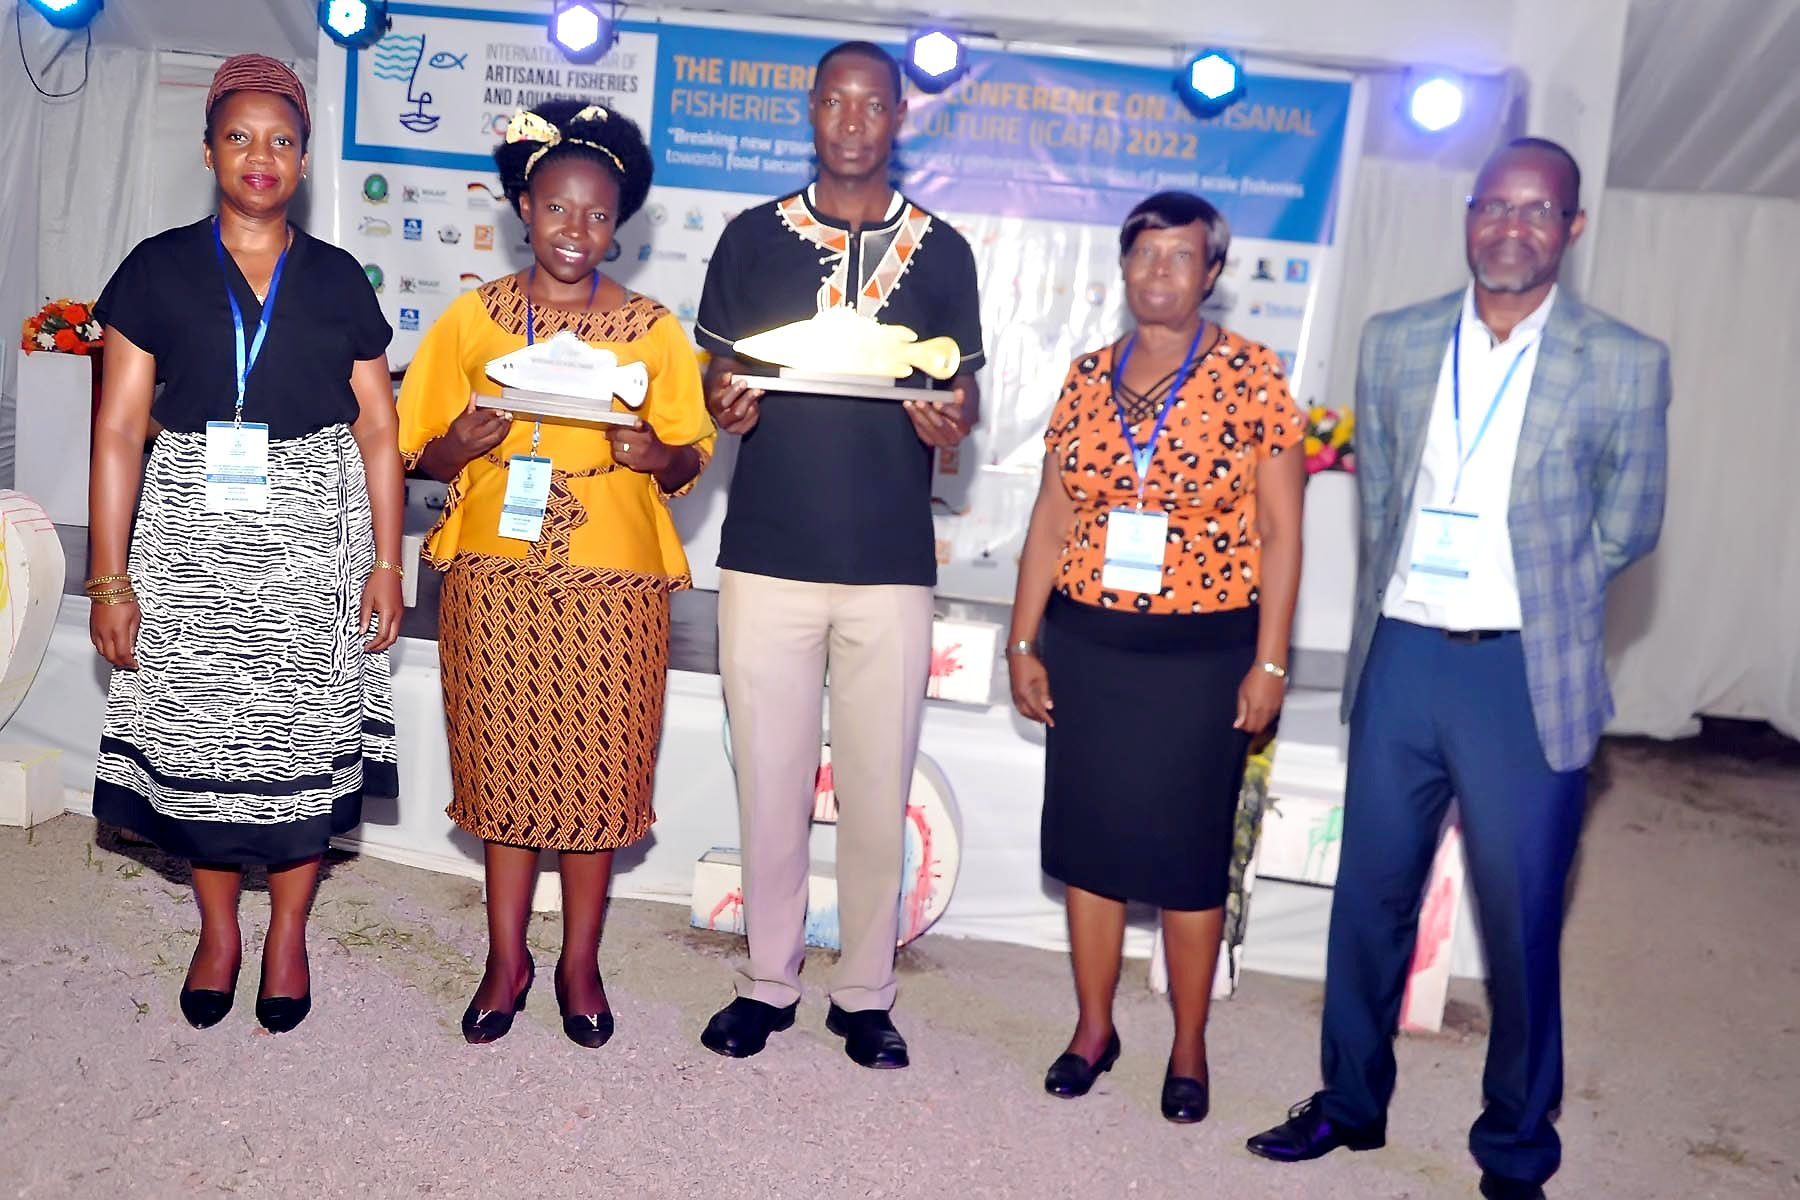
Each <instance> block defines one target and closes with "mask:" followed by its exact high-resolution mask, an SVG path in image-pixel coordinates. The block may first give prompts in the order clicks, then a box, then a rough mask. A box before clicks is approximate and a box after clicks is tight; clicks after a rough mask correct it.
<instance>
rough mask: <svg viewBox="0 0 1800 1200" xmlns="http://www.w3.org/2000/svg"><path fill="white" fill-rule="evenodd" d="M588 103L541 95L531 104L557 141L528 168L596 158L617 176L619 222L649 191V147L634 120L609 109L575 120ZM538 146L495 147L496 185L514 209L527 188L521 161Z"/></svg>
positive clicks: (626, 218)
mask: <svg viewBox="0 0 1800 1200" xmlns="http://www.w3.org/2000/svg"><path fill="white" fill-rule="evenodd" d="M590 103H591V101H587V100H575V99H566V100H546V101H544V102H543V103H541V104H537V105H534V106H533V107H532V108H531V111H532V112H534V113H536V114H537V115H538V116H540V117H542V118H543V119H544V120H546V121H548V122H549V123H550V124H551V125H554V126H555V127H556V130H557V132H559V133H561V134H562V141H560V142H558V143H557V144H556V145H554V146H552V147H551V148H550V150H549V152H548V153H546V154H545V155H544V156H543V157H542V158H540V159H538V160H537V161H536V162H535V163H532V164H531V169H532V171H533V173H535V172H536V171H538V170H539V169H540V168H541V167H543V166H544V164H545V163H551V162H556V161H558V160H560V159H563V158H575V157H580V158H585V159H588V160H589V161H592V162H596V163H598V164H600V166H601V167H602V168H604V169H605V170H606V172H607V173H608V174H610V175H611V176H612V177H613V178H614V179H615V180H617V181H618V184H619V212H618V218H617V221H616V224H618V225H623V224H624V223H625V222H626V221H629V220H630V219H631V218H632V216H633V215H634V214H636V212H637V210H638V209H640V208H642V207H643V206H644V197H645V196H647V195H649V193H650V174H651V170H652V164H651V159H650V147H649V146H647V145H645V144H644V134H643V131H642V130H640V129H639V128H638V126H637V122H636V121H633V120H632V119H631V118H630V117H628V116H626V115H625V114H623V113H621V112H617V111H615V110H613V109H610V108H609V109H606V110H605V112H606V116H605V117H604V118H603V119H600V120H577V119H576V114H577V113H579V112H581V110H582V109H584V108H586V107H588V105H589V104H590ZM586 143H592V144H591V145H589V144H586ZM596 147H601V148H600V149H596ZM542 148H543V144H542V143H541V142H501V143H500V145H499V146H497V147H495V149H494V163H495V165H496V166H498V167H499V169H500V186H501V187H503V188H504V189H506V198H507V199H508V200H509V201H511V202H512V206H513V211H514V212H515V213H516V212H518V211H519V197H520V196H523V195H524V194H525V193H526V192H527V191H528V190H530V184H529V183H528V182H527V180H526V178H525V163H526V162H527V160H529V159H530V158H531V156H532V155H533V154H535V153H537V152H538V151H539V150H541V149H542ZM609 152H610V153H609ZM613 156H617V158H618V161H617V162H614V161H613Z"/></svg>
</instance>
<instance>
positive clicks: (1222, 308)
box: [313, 2, 1358, 601]
mask: <svg viewBox="0 0 1800 1200" xmlns="http://www.w3.org/2000/svg"><path fill="white" fill-rule="evenodd" d="M544 8H545V6H543V5H541V4H537V5H532V6H531V7H529V8H509V7H503V6H502V5H501V4H500V3H496V4H495V6H494V7H493V8H484V7H470V6H467V5H464V6H454V5H449V4H444V3H436V4H433V3H411V2H396V3H393V4H392V5H391V6H390V13H391V15H392V18H393V28H392V30H391V31H390V32H389V33H388V35H387V36H386V37H384V38H383V39H382V40H381V41H380V42H379V43H378V44H377V45H375V46H374V47H373V48H371V49H369V50H365V51H345V50H343V49H341V48H339V47H337V46H335V45H334V44H332V43H331V42H329V41H328V40H325V39H324V38H321V44H320V51H319V86H318V94H319V99H320V105H319V106H320V108H321V109H322V113H321V119H320V121H319V122H318V123H319V125H320V127H321V128H320V135H321V136H320V137H319V138H318V141H317V143H316V145H315V148H314V157H315V160H316V162H317V164H318V169H317V171H316V172H315V174H316V177H318V178H319V179H320V180H321V186H320V187H318V188H317V189H316V190H315V193H314V226H313V227H314V228H315V230H319V231H328V235H329V236H333V237H334V238H335V240H336V241H337V242H338V243H339V244H340V245H343V246H345V247H346V248H347V249H349V250H350V252H351V253H352V254H354V255H356V256H357V257H358V259H359V260H360V261H361V262H362V263H363V264H364V267H365V270H366V272H367V273H368V275H369V278H370V282H371V284H372V285H373V286H374V287H375V288H376V290H377V292H378V293H379V294H380V297H381V302H382V307H383V310H384V311H385V312H386V313H387V315H388V319H389V320H390V321H391V322H392V323H393V325H394V327H395V330H396V334H395V339H394V343H393V345H392V347H391V348H390V351H389V357H390V360H391V361H392V362H393V363H394V364H395V365H396V366H399V365H403V364H404V363H406V362H407V360H408V359H409V358H410V357H411V355H412V353H413V350H414V349H415V348H416V346H417V345H418V339H419V337H420V336H421V334H422V333H423V331H424V330H425V329H426V328H428V327H429V326H430V324H431V322H432V321H433V320H434V319H436V317H437V316H438V315H439V314H440V313H442V312H443V310H444V308H445V307H446V306H447V305H448V303H449V302H450V300H451V299H453V298H454V297H455V296H456V295H457V294H458V293H459V292H461V291H463V290H465V289H468V288H471V287H475V286H478V285H480V284H481V283H482V282H485V281H487V280H490V279H493V278H496V277H498V276H500V275H503V274H505V273H507V272H509V271H514V270H517V269H519V268H520V267H522V266H524V265H526V264H527V263H529V262H530V253H529V251H528V249H527V248H526V246H525V243H524V239H523V236H522V228H521V225H520V222H519V220H518V218H517V217H516V216H515V215H514V214H513V212H512V210H511V208H510V206H508V205H507V204H506V203H505V200H504V198H503V197H502V196H501V194H500V186H499V180H498V177H497V176H496V175H495V173H494V170H493V161H492V158H491V154H492V151H493V147H494V145H495V144H496V143H497V142H498V141H499V140H500V138H501V136H502V134H503V133H504V130H505V126H506V121H507V118H508V117H509V116H510V115H511V114H512V112H513V111H514V110H515V109H517V108H519V107H521V106H526V105H530V104H533V103H535V102H537V101H540V100H544V99H547V98H551V97H558V96H578V97H581V98H583V99H586V100H591V101H594V102H597V103H600V104H604V105H606V106H607V107H609V108H612V109H614V110H616V111H618V112H621V113H624V114H625V115H627V116H629V117H631V118H632V119H633V120H635V121H637V122H638V123H639V124H640V125H641V126H643V128H644V131H645V135H646V137H647V138H648V139H649V142H650V145H651V151H652V154H653V156H654V160H655V164H656V185H655V187H653V188H652V190H651V193H650V198H649V201H648V203H647V204H646V206H645V208H644V211H643V212H642V213H641V214H640V215H639V216H638V217H636V218H635V219H634V220H632V221H631V222H630V223H629V224H627V225H625V226H624V227H623V228H622V229H621V231H620V234H619V240H618V244H617V247H616V255H617V256H616V259H615V261H614V262H613V263H612V264H611V267H610V268H609V270H610V271H611V272H612V273H613V274H614V275H615V277H616V278H618V279H619V280H620V281H621V282H622V283H624V284H625V285H626V286H628V287H630V288H633V289H635V290H637V291H640V292H643V293H645V294H647V295H650V296H652V297H655V298H656V299H658V300H660V301H661V302H662V303H664V304H665V305H667V306H668V307H669V309H670V310H671V311H673V312H675V313H676V314H677V316H679V317H680V318H681V319H682V320H683V321H686V322H690V323H691V321H692V320H693V317H694V314H695V309H696V306H697V304H698V301H699V296H700V289H701V284H702V282H703V280H704V278H705V274H706V265H707V263H708V261H709V260H710V256H711V253H712V249H713V246H714V245H715V244H716V243H717V240H718V237H719V234H720V231H721V230H722V229H723V227H724V225H725V223H726V222H727V221H729V220H730V219H731V218H732V217H733V216H734V215H736V214H737V213H738V212H740V211H742V210H743V209H745V208H747V207H749V206H751V205H754V204H756V203H759V202H761V201H763V200H766V199H769V198H772V197H774V196H777V195H781V194H785V193H787V192H791V191H794V190H796V189H798V188H800V187H802V186H804V185H805V184H806V182H807V181H808V180H809V179H810V178H811V177H812V171H813V162H812V137H811V127H810V123H809V118H808V111H807V92H808V89H809V88H810V86H811V83H812V75H813V69H814V66H815V64H816V63H817V61H818V58H819V56H820V54H822V53H823V52H824V51H825V50H826V49H827V48H829V47H830V46H831V45H833V44H835V43H836V42H838V41H840V40H842V38H841V37H839V36H835V35H834V34H833V32H832V31H831V30H830V29H829V28H828V27H827V26H825V25H823V24H818V23H810V24H806V25H796V24H794V23H791V22H790V23H787V24H786V25H785V26H783V27H781V28H779V29H778V28H776V27H775V26H774V23H771V22H758V21H757V20H756V19H754V18H749V17H745V18H732V19H730V23H729V24H721V23H717V22H719V20H720V19H719V18H716V17H702V16H699V15H694V16H685V15H684V16H682V17H681V18H680V19H675V18H674V17H673V16H671V17H670V18H669V19H666V20H662V21H650V20H636V19H634V20H632V21H628V22H625V23H623V24H622V25H621V27H620V33H619V38H618V42H617V44H616V45H615V46H614V47H613V48H612V50H611V51H610V52H609V53H608V54H607V55H606V56H605V57H604V58H602V59H601V60H600V61H599V62H598V63H595V64H593V65H591V66H581V65H576V64H572V63H569V62H568V61H567V60H566V59H564V58H563V57H562V55H561V53H560V52H559V51H558V50H557V49H556V48H555V47H553V46H552V45H551V44H550V42H549V41H548V39H547V37H546V36H545V15H544ZM642 12H643V10H641V9H640V10H634V14H633V15H634V17H635V16H636V15H638V14H640V13H642ZM888 48H889V49H890V50H892V51H894V52H895V53H896V54H899V53H901V52H902V51H903V45H902V44H901V43H900V42H899V41H898V40H897V39H895V40H891V41H890V42H889V43H888ZM970 63H971V65H970V70H969V72H968V74H967V75H965V76H964V77H963V78H962V79H961V80H959V81H958V82H957V83H956V84H954V85H953V86H952V87H950V88H949V89H948V90H946V91H944V92H941V93H939V94H936V95H926V94H922V93H918V92H916V91H912V90H911V89H910V87H909V95H908V97H907V100H908V104H909V110H908V112H907V114H906V119H905V122H904V126H903V133H902V138H901V144H900V147H899V153H898V156H897V157H898V169H899V182H900V186H901V187H902V188H903V189H904V190H905V191H906V192H907V194H908V195H909V196H911V197H912V198H913V199H914V200H915V201H917V202H918V203H920V204H921V205H923V206H925V207H926V208H928V209H930V210H931V211H933V212H934V213H936V214H938V215H939V216H940V217H941V218H943V219H945V220H947V221H949V222H951V223H952V224H953V225H954V226H955V227H956V228H957V229H958V230H960V231H961V232H962V233H963V234H964V236H965V237H966V238H967V239H968V241H969V243H970V245H971V247H972V248H973V249H974V252H975V258H976V265H977V270H978V272H979V274H980V279H981V286H982V319H983V326H984V333H985V340H986V350H987V356H988V365H987V366H986V367H985V368H984V370H983V371H982V373H981V377H980V382H981V385H982V396H983V400H982V407H983V419H982V424H981V426H980V428H979V429H978V430H977V431H976V433H975V434H974V435H973V436H972V437H971V438H970V439H969V440H968V441H967V442H965V443H964V444H963V445H962V446H960V447H958V448H956V449H955V450H953V451H946V452H944V453H942V454H941V455H940V458H939V462H938V464H937V476H936V480H935V483H934V489H933V494H934V508H935V510H936V520H937V530H938V558H939V562H940V587H939V590H940V592H941V593H942V594H944V595H946V596H950V597H957V598H966V599H982V600H995V601H1005V600H1007V599H1010V597H1011V593H1012V586H1013V577H1014V565H1015V559H1016V555H1017V552H1018V548H1019V544H1020V542H1021V540H1022V538H1023V534H1024V529H1025V525H1026V521H1027V519H1028V516H1029V512H1030V507H1031V501H1032V497H1033V495H1034V494H1035V490H1036V486H1037V479H1038V474H1039V471H1040V468H1041V463H1042V458H1043V450H1042V436H1043V429H1044V423H1045V420H1046V419H1047V417H1048V415H1049V412H1050V408H1051V406H1052V404H1053V402H1054V400H1055V398H1056V396H1057V393H1058V390H1059V388H1060V385H1061V382H1062V378H1063V374H1064V372H1065V371H1066V369H1067V367H1068V364H1069V362H1070V361H1071V360H1072V359H1073V358H1075V357H1076V356H1077V355H1078V354H1080V353H1081V352H1082V351H1084V350H1088V349H1092V348H1095V347H1098V346H1101V345H1104V344H1105V343H1106V342H1108V341H1109V340H1111V339H1112V338H1113V337H1115V336H1117V335H1118V333H1119V332H1120V331H1121V330H1123V329H1124V328H1125V327H1126V325H1127V324H1128V323H1129V315H1128V314H1127V313H1126V311H1125V307H1124V295H1123V289H1122V285H1121V282H1120V278H1119V265H1118V227H1119V223H1120V222H1121V220H1122V219H1123V218H1124V216H1125V215H1126V213H1127V212H1129V211H1130V209H1131V207H1132V205H1134V204H1135V203H1136V202H1137V201H1139V200H1141V199H1142V198H1143V197H1145V196H1146V195H1149V194H1150V193H1152V192H1154V191H1158V190H1162V189H1166V188H1179V189H1184V190H1188V191H1194V192H1198V193H1199V194H1201V195H1203V196H1205V197H1206V198H1207V199H1209V200H1211V201H1212V202H1213V203H1214V204H1216V205H1218V207H1219V208H1220V209H1221V211H1223V212H1224V213H1225V215H1226V217H1227V218H1228V219H1229V221H1230V223H1231V227H1232V245H1231V253H1230V257H1229V260H1228V262H1227V265H1226V269H1225V272H1224V275H1223V276H1222V278H1221V281H1220V285H1219V288H1218V290H1217V291H1216V292H1215V294H1214V296H1213V298H1212V300H1211V301H1210V302H1209V307H1208V314H1209V315H1210V316H1212V317H1213V318H1214V319H1216V320H1218V321H1220V322H1221V323H1223V324H1225V325H1228V326H1229V327H1231V328H1233V329H1235V330H1237V331H1238V332H1241V333H1242V334H1244V335H1245V336H1247V337H1250V338H1252V339H1255V340H1257V341H1260V342H1263V343H1265V344H1266V345H1268V346H1270V347H1271V348H1272V349H1274V350H1276V351H1278V352H1279V353H1280V354H1281V356H1282V358H1283V360H1284V362H1286V363H1287V364H1288V366H1289V370H1290V372H1291V374H1292V376H1293V382H1294V388H1295V394H1296V397H1297V399H1299V400H1300V401H1301V402H1302V403H1311V402H1317V403H1331V402H1334V400H1335V401H1336V402H1340V403H1347V402H1348V399H1349V398H1348V397H1342V398H1330V397H1324V396H1321V395H1319V393H1318V391H1317V389H1318V387H1320V386H1323V383H1324V381H1325V379H1326V378H1327V372H1326V371H1325V370H1324V368H1323V360H1324V358H1325V356H1326V355H1327V354H1328V353H1329V346H1328V345H1327V344H1326V339H1327V337H1328V333H1329V330H1330V327H1331V311H1330V310H1331V307H1332V298H1333V297H1334V296H1335V290H1336V287H1337V285H1338V280H1337V279H1336V277H1335V273H1336V270H1337V266H1338V262H1339V259H1338V257H1337V255H1336V254H1335V252H1334V248H1333V246H1334V242H1335V240H1336V239H1335V230H1336V228H1337V227H1338V225H1339V223H1340V222H1341V219H1342V213H1341V211H1340V209H1341V206H1342V202H1343V182H1342V181H1343V180H1344V179H1345V178H1346V175H1347V172H1346V164H1347V159H1348V157H1349V156H1350V155H1351V154H1352V153H1353V147H1354V145H1355V144H1356V141H1357V131H1356V129H1355V125H1356V120H1355V114H1356V112H1357V111H1358V109H1357V106H1356V104H1355V103H1354V102H1353V100H1354V95H1355V93H1354V88H1353V84H1352V82H1351V81H1350V79H1349V78H1348V77H1346V76H1342V75H1332V74H1327V73H1312V74H1309V73H1304V72H1300V71H1298V70H1297V69H1296V68H1291V67H1280V68H1263V69H1257V68H1256V67H1255V66H1254V64H1247V66H1249V68H1250V70H1249V73H1248V76H1247V78H1248V90H1247V93H1246V95H1245V96H1244V98H1243V99H1242V100H1240V101H1239V102H1238V103H1237V104H1235V105H1233V106H1232V107H1231V108H1228V109H1226V110H1225V111H1224V112H1223V113H1221V114H1219V115H1218V116H1215V117H1212V118H1209V119H1205V120H1202V119H1199V118H1196V117H1195V116H1194V115H1193V114H1192V113H1191V112H1190V111H1189V110H1188V109H1187V107H1186V106H1185V105H1183V104H1182V103H1181V101H1180V99H1179V98H1178V97H1177V95H1176V94H1175V92H1174V90H1173V89H1172V87H1171V78H1172V74H1173V70H1172V67H1173V64H1172V63H1171V62H1165V63H1163V64H1161V65H1154V64H1148V63H1144V62H1130V61H1122V60H1121V61H1102V60H1096V59H1093V58H1089V57H1077V56H1074V55H1067V56H1061V55H1058V54H1057V53H1055V51H1054V50H1053V49H1035V48H1034V49H1031V50H1029V51H1025V50H1014V49H1000V48H984V47H983V45H982V44H980V43H977V44H976V45H975V46H974V47H973V48H972V49H971V59H970ZM768 402H769V403H779V400H778V399H771V400H770V401H768ZM846 403H864V402H863V401H849V400H847V401H846ZM730 462H731V455H730V454H729V453H726V454H721V456H720V458H719V460H718V461H717V462H716V463H715V466H714V468H713V469H712V470H711V471H710V472H709V478H708V479H707V480H706V481H705V482H704V483H703V486H702V487H700V488H698V489H696V491H695V492H694V493H693V494H692V495H690V496H688V497H685V498H683V499H682V500H681V501H679V502H678V504H679V505H680V510H679V511H678V512H677V520H678V524H679V525H680V526H681V528H682V531H683V534H684V536H686V537H687V539H688V542H689V551H690V556H691V558H692V559H693V566H694V574H695V578H696V580H697V582H699V584H700V585H701V586H714V584H715V581H716V579H717V573H716V568H715V567H714V566H713V561H712V559H713V554H714V552H715V550H716V545H717V531H718V525H719V522H720V520H721V519H722V517H723V510H724V499H725V483H726V482H727V476H728V471H729V467H730ZM797 488H799V490H798V492H797V495H802V494H803V492H804V489H803V487H801V486H800V484H799V481H797Z"/></svg>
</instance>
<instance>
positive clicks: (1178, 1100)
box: [1162, 1064, 1211, 1125]
mask: <svg viewBox="0 0 1800 1200" xmlns="http://www.w3.org/2000/svg"><path fill="white" fill-rule="evenodd" d="M1210 1106H1211V1097H1210V1096H1208V1094H1207V1088H1206V1085H1205V1084H1204V1083H1201V1082H1200V1081H1199V1080H1198V1079H1189V1078H1188V1077H1187V1076H1185V1075H1177V1074H1175V1067H1174V1064H1170V1066H1169V1069H1168V1070H1166V1071H1164V1072H1163V1089H1162V1115H1163V1118H1164V1119H1165V1120H1169V1121H1173V1122H1175V1123H1176V1124H1177V1125H1196V1124H1198V1123H1199V1122H1201V1121H1204V1120H1206V1113H1207V1109H1208V1108H1209V1107H1210Z"/></svg>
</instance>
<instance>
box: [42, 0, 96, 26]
mask: <svg viewBox="0 0 1800 1200" xmlns="http://www.w3.org/2000/svg"><path fill="white" fill-rule="evenodd" d="M25 3H27V4H29V5H30V6H31V7H32V8H35V9H36V10H37V11H38V15H40V16H42V17H43V18H44V20H46V21H48V22H50V24H52V25H54V26H56V27H57V28H58V29H83V28H86V26H87V23H88V22H89V21H92V20H93V19H94V18H95V17H96V16H98V15H100V10H101V9H102V8H105V7H106V0H25Z"/></svg>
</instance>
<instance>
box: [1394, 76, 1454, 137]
mask: <svg viewBox="0 0 1800 1200" xmlns="http://www.w3.org/2000/svg"><path fill="white" fill-rule="evenodd" d="M1462 114H1463V89H1462V85H1461V84H1459V83H1457V81H1456V80H1454V79H1451V78H1450V77H1449V76H1447V75H1433V76H1432V77H1431V78H1430V79H1427V80H1425V81H1424V82H1422V83H1420V84H1418V85H1417V86H1415V87H1414V88H1413V89H1412V95H1411V96H1409V97H1407V101H1406V115H1407V116H1408V117H1411V118H1412V123H1413V124H1414V125H1417V126H1418V127H1419V128H1420V129H1423V130H1424V131H1425V132H1427V133H1442V132H1443V131H1444V130H1446V129H1448V128H1450V127H1451V126H1452V125H1454V124H1456V123H1457V122H1458V121H1460V120H1462Z"/></svg>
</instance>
